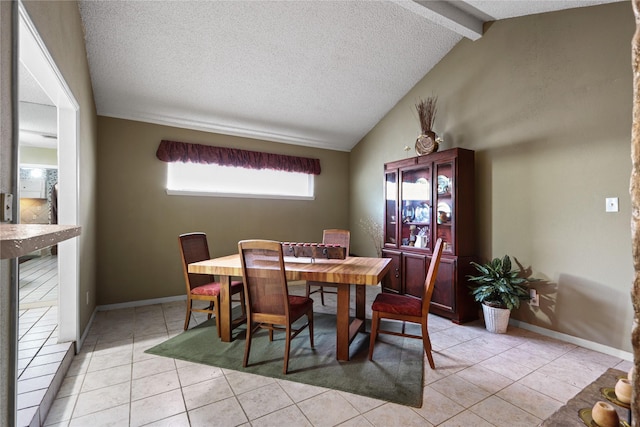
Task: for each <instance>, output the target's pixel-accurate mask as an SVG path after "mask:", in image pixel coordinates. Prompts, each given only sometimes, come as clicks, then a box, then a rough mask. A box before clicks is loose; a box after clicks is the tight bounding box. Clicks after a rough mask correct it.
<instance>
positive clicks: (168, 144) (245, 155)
mask: <svg viewBox="0 0 640 427" xmlns="http://www.w3.org/2000/svg"><path fill="white" fill-rule="evenodd" d="M156 157H158V159H160V160H162V161H163V162H184V163H188V162H191V163H205V164H216V165H221V166H236V167H242V168H248V169H273V170H277V171H286V172H301V173H308V174H313V175H320V160H319V159H310V158H307V157H296V156H286V155H283V154H272V153H262V152H259V151H248V150H239V149H237V148H224V147H212V146H210V145H202V144H189V143H186V142H177V141H167V140H164V139H163V140H162V141H161V142H160V146H159V147H158V151H157V152H156Z"/></svg>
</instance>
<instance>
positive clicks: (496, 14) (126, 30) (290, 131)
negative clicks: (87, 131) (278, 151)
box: [79, 0, 618, 151]
mask: <svg viewBox="0 0 640 427" xmlns="http://www.w3.org/2000/svg"><path fill="white" fill-rule="evenodd" d="M612 1H618V0H582V1H578V0H559V1H540V0H532V1H525V0H501V1H486V0H466V1H411V0H397V1H369V0H340V1H324V0H323V1H315V0H312V1H239V0H236V1H103V0H81V1H80V3H79V4H80V13H81V17H82V21H83V23H84V26H85V38H86V46H87V55H88V60H89V67H90V73H91V80H92V84H93V90H94V96H95V101H96V107H97V111H98V114H99V115H103V116H110V117H118V118H125V119H132V120H139V121H144V122H151V123H159V124H167V125H171V126H178V127H186V128H193V129H200V130H206V131H211V132H218V133H223V134H229V135H238V136H244V137H251V138H258V139H264V140H268V141H277V142H285V143H291V144H299V145H307V146H314V147H319V148H326V149H334V150H341V151H350V150H351V149H352V148H353V147H354V146H355V145H356V144H357V143H358V141H359V140H360V139H361V138H362V137H363V136H364V135H366V133H367V132H368V131H369V130H370V129H371V128H372V127H373V126H375V124H376V123H378V121H379V120H380V119H381V118H382V117H384V115H385V114H386V113H387V112H388V111H389V110H390V109H392V108H393V107H394V105H395V104H396V103H397V102H398V101H399V100H400V99H401V98H402V97H403V96H405V95H406V94H407V92H408V91H409V90H410V89H411V88H412V87H413V86H414V85H415V84H416V83H417V82H418V81H420V80H421V79H422V78H423V77H424V76H425V75H426V74H427V73H428V72H429V70H431V69H432V68H433V67H434V66H435V65H436V64H437V63H438V62H439V61H440V60H441V59H442V58H443V57H444V56H445V55H446V54H447V53H448V52H449V51H450V50H451V49H452V48H453V47H454V46H455V45H456V44H457V43H458V42H460V41H461V40H462V39H463V38H469V39H472V40H476V39H478V38H480V37H482V27H483V23H484V22H487V21H493V20H500V19H506V18H512V17H517V16H523V15H530V14H536V13H543V12H549V11H555V10H560V9H568V8H574V7H586V6H592V5H597V4H603V3H610V2H612ZM428 95H430V94H425V96H428Z"/></svg>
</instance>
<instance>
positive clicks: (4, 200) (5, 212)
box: [0, 193, 13, 222]
mask: <svg viewBox="0 0 640 427" xmlns="http://www.w3.org/2000/svg"><path fill="white" fill-rule="evenodd" d="M0 204H1V206H2V218H1V219H2V222H11V221H13V194H9V193H2V194H0Z"/></svg>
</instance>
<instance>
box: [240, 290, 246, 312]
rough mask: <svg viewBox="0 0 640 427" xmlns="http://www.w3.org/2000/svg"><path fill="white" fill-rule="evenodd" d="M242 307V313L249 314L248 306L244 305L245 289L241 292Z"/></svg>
mask: <svg viewBox="0 0 640 427" xmlns="http://www.w3.org/2000/svg"><path fill="white" fill-rule="evenodd" d="M240 308H241V309H242V315H243V316H245V317H246V316H247V307H245V305H244V291H241V292H240Z"/></svg>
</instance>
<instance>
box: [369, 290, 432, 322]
mask: <svg viewBox="0 0 640 427" xmlns="http://www.w3.org/2000/svg"><path fill="white" fill-rule="evenodd" d="M371 309H372V310H375V311H380V312H383V313H393V314H406V315H409V316H416V317H417V316H420V315H421V313H422V300H419V299H418V298H413V297H408V296H405V295H396V294H388V293H382V294H378V296H376V299H375V301H374V302H373V305H372V306H371Z"/></svg>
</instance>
